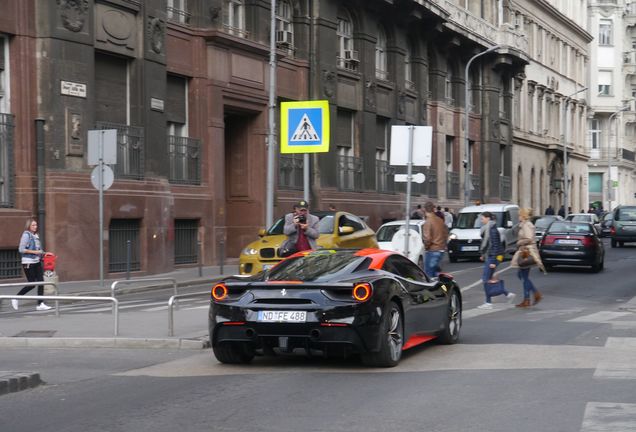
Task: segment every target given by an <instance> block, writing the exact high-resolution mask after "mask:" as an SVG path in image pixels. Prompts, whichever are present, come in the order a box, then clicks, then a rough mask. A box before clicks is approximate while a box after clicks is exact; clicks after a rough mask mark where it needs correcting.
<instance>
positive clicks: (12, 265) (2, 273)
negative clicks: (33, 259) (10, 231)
mask: <svg viewBox="0 0 636 432" xmlns="http://www.w3.org/2000/svg"><path fill="white" fill-rule="evenodd" d="M19 277H22V266H21V265H20V254H19V253H18V250H17V249H0V279H14V278H19Z"/></svg>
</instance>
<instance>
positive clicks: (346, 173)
mask: <svg viewBox="0 0 636 432" xmlns="http://www.w3.org/2000/svg"><path fill="white" fill-rule="evenodd" d="M337 176H338V189H339V190H341V191H353V192H361V191H362V158H359V157H355V156H338V173H337Z"/></svg>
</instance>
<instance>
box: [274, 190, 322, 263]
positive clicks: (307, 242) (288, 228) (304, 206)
mask: <svg viewBox="0 0 636 432" xmlns="http://www.w3.org/2000/svg"><path fill="white" fill-rule="evenodd" d="M319 221H320V219H319V218H318V216H315V215H312V214H310V213H309V203H308V202H307V201H305V200H301V201H298V202H297V203H295V204H294V211H293V212H291V213H288V214H286V215H285V226H284V227H283V233H284V234H285V235H286V236H287V240H285V241H284V242H283V244H282V245H281V247H280V250H279V255H280V256H283V257H286V256H289V255H292V254H295V253H296V252H301V251H305V250H310V249H316V239H317V238H318V236H319V235H320V233H319V232H318V222H319Z"/></svg>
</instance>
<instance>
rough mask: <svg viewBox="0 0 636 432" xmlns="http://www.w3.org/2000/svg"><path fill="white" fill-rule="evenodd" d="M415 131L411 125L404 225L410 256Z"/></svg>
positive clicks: (405, 249) (406, 251) (405, 242)
mask: <svg viewBox="0 0 636 432" xmlns="http://www.w3.org/2000/svg"><path fill="white" fill-rule="evenodd" d="M413 132H414V126H409V150H408V152H409V159H408V162H407V164H406V166H407V168H406V217H405V218H404V220H405V221H406V223H405V225H404V255H406V256H407V257H408V256H409V239H410V238H411V236H410V234H411V232H410V224H411V180H412V178H413Z"/></svg>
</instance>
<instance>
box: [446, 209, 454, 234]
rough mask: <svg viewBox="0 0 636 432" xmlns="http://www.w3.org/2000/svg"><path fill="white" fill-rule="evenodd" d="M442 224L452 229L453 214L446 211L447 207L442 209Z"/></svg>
mask: <svg viewBox="0 0 636 432" xmlns="http://www.w3.org/2000/svg"><path fill="white" fill-rule="evenodd" d="M444 223H445V224H446V226H447V227H448V229H451V228H452V227H453V214H452V213H451V212H450V210H448V207H444Z"/></svg>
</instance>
